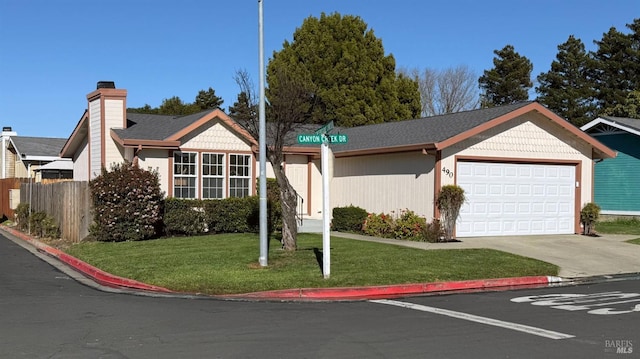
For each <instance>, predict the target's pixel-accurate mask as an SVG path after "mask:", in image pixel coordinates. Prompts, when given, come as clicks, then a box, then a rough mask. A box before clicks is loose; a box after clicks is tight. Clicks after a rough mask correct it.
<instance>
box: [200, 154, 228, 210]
mask: <svg viewBox="0 0 640 359" xmlns="http://www.w3.org/2000/svg"><path fill="white" fill-rule="evenodd" d="M202 198H204V199H207V198H224V155H223V154H219V153H203V154H202Z"/></svg>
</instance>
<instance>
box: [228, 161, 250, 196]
mask: <svg viewBox="0 0 640 359" xmlns="http://www.w3.org/2000/svg"><path fill="white" fill-rule="evenodd" d="M250 163H251V156H250V155H238V154H231V155H229V197H246V196H248V195H249V194H250V191H249V189H250V187H249V185H250V183H251V171H250V169H251V164H250Z"/></svg>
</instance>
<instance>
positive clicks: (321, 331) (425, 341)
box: [0, 236, 640, 359]
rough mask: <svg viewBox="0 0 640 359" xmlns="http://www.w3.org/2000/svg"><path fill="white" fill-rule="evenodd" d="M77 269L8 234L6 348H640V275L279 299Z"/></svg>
mask: <svg viewBox="0 0 640 359" xmlns="http://www.w3.org/2000/svg"><path fill="white" fill-rule="evenodd" d="M45 259H46V258H45ZM54 264H55V263H54ZM73 277H76V274H74V273H73V272H63V271H61V270H59V269H58V268H56V267H54V266H52V265H51V264H49V263H47V262H46V261H45V260H43V258H40V257H39V256H36V255H34V254H33V253H31V252H30V251H28V250H27V249H25V248H23V247H21V246H19V245H17V244H15V243H14V242H11V241H10V240H8V239H6V238H5V237H2V236H0V358H83V359H84V358H603V357H605V358H606V357H612V358H616V357H617V358H632V357H639V356H640V354H639V353H640V330H638V328H640V325H639V324H640V280H637V279H636V280H626V281H615V282H607V283H600V284H593V285H584V286H571V287H557V288H545V289H538V290H518V291H504V292H484V293H472V294H455V295H441V296H425V297H412V298H404V299H397V300H393V301H375V302H372V301H362V302H335V303H270V302H243V301H220V300H212V299H192V298H172V297H162V296H161V297H153V296H141V295H134V294H127V293H122V292H118V291H103V290H98V289H96V288H93V287H91V286H88V285H86V284H83V283H81V282H78V281H77V280H76V279H74V278H73ZM83 281H84V280H83ZM84 282H85V283H87V282H86V281H84ZM603 293H604V294H603ZM559 295H562V296H559ZM636 306H637V307H636Z"/></svg>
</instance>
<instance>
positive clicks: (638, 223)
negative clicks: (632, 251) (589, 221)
mask: <svg viewBox="0 0 640 359" xmlns="http://www.w3.org/2000/svg"><path fill="white" fill-rule="evenodd" d="M596 232H598V233H614V234H637V235H640V220H637V219H617V220H615V221H606V222H598V223H596Z"/></svg>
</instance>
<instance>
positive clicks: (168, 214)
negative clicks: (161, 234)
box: [163, 198, 208, 236]
mask: <svg viewBox="0 0 640 359" xmlns="http://www.w3.org/2000/svg"><path fill="white" fill-rule="evenodd" d="M163 222H164V230H165V233H166V234H168V235H189V236H193V235H197V234H202V233H205V232H207V230H208V227H207V222H206V215H205V208H204V204H203V201H201V200H197V199H182V198H167V199H166V200H165V201H164V217H163Z"/></svg>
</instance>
